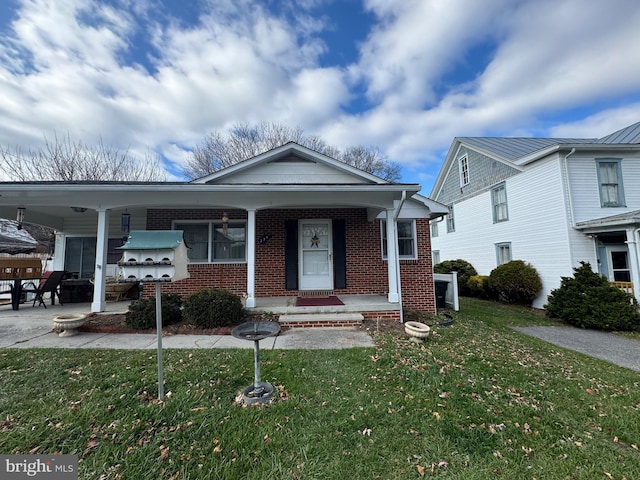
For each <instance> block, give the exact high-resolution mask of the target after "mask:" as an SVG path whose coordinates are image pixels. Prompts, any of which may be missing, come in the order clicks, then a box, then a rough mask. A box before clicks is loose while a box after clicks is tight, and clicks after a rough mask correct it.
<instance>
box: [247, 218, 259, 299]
mask: <svg viewBox="0 0 640 480" xmlns="http://www.w3.org/2000/svg"><path fill="white" fill-rule="evenodd" d="M255 291H256V211H255V209H247V299H246V302H245V305H246V307H247V308H253V307H255V306H256V297H255Z"/></svg>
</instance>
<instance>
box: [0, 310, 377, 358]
mask: <svg viewBox="0 0 640 480" xmlns="http://www.w3.org/2000/svg"><path fill="white" fill-rule="evenodd" d="M128 306H129V302H117V303H116V302H114V303H108V304H107V312H106V313H125V312H126V311H127V308H128ZM89 311H90V305H89V304H66V305H64V306H62V305H47V308H46V309H45V308H44V307H32V306H30V305H23V306H21V308H20V310H17V311H14V310H11V306H10V305H9V306H7V305H5V306H0V348H112V349H155V348H157V337H156V335H155V334H145V333H123V334H120V333H89V332H81V333H79V334H78V335H76V336H73V337H59V336H58V335H57V334H56V333H54V332H53V331H52V329H53V318H54V317H55V316H57V315H63V314H64V315H68V314H73V313H89ZM373 346H374V343H373V340H372V339H371V337H370V336H369V334H367V333H366V332H365V331H363V330H359V329H356V328H304V329H290V330H285V331H283V332H281V333H280V335H278V336H277V337H270V338H265V339H264V340H261V341H260V348H261V349H267V350H272V349H306V350H310V349H342V348H352V347H373ZM162 347H163V348H250V349H253V347H254V345H253V342H252V341H246V340H239V339H237V338H234V337H232V336H231V335H171V336H163V337H162Z"/></svg>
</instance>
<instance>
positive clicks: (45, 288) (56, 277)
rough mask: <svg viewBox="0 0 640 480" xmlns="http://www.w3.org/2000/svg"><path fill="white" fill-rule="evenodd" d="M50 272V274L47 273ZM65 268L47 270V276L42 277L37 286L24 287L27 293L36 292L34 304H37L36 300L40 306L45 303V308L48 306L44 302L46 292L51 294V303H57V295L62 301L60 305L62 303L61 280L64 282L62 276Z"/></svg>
mask: <svg viewBox="0 0 640 480" xmlns="http://www.w3.org/2000/svg"><path fill="white" fill-rule="evenodd" d="M47 273H48V275H47ZM64 274H65V272H64V270H56V271H53V272H50V273H49V272H45V275H46V276H43V277H42V278H41V279H40V284H39V285H38V286H37V287H35V285H34V287H35V288H23V289H22V291H23V292H27V293H35V295H36V296H35V298H34V299H33V306H34V307H35V306H36V302H39V303H38V306H40V305H44V308H47V305H46V304H45V303H44V297H43V296H44V294H45V293H50V294H51V305H55V303H56V295H57V296H58V300H59V301H60V305H62V299H61V298H60V282H62V277H64Z"/></svg>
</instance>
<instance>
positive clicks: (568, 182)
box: [562, 147, 576, 228]
mask: <svg viewBox="0 0 640 480" xmlns="http://www.w3.org/2000/svg"><path fill="white" fill-rule="evenodd" d="M574 153H576V149H575V147H574V148H572V149H571V151H570V152H569V153H567V154H566V155H565V156H564V161H563V162H562V166H563V167H564V178H565V179H566V181H567V197H568V198H569V220H570V221H571V227H574V228H575V226H576V222H575V218H574V214H573V196H572V195H571V181H570V180H569V163H568V162H567V159H568V158H569V157H570V156H571V155H573V154H574Z"/></svg>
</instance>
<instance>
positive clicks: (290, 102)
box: [0, 0, 640, 181]
mask: <svg viewBox="0 0 640 480" xmlns="http://www.w3.org/2000/svg"><path fill="white" fill-rule="evenodd" d="M113 1H115V2H117V8H116V6H113V5H112V6H108V4H107V2H106V1H105V0H101V1H98V0H21V1H20V2H19V3H18V7H19V8H18V11H17V13H18V15H17V16H16V18H15V19H14V20H13V23H12V24H11V27H12V29H13V30H12V31H5V32H4V33H3V34H0V35H2V36H0V97H1V98H3V101H2V103H1V104H0V114H1V115H2V116H3V118H5V119H7V120H6V121H4V122H3V123H2V124H0V144H3V145H6V144H17V145H22V146H29V145H32V146H38V145H39V144H41V143H42V141H43V137H44V135H51V134H52V132H54V131H57V132H59V133H62V134H65V135H66V134H67V133H68V134H69V135H70V136H71V137H72V138H77V139H79V140H82V141H83V142H86V143H91V142H97V141H99V140H100V139H102V141H103V142H104V143H105V144H109V145H114V146H117V147H119V148H130V149H131V151H132V152H135V153H138V152H139V153H140V154H141V155H144V154H146V153H147V152H148V151H155V152H158V153H161V154H162V155H163V156H164V157H165V158H166V159H167V161H168V162H169V163H171V164H175V165H180V163H181V162H182V161H183V160H184V157H185V150H187V149H188V148H189V147H191V146H193V145H195V144H196V143H198V142H200V141H201V140H202V139H203V138H204V135H205V134H206V133H207V132H208V131H210V130H213V129H217V130H225V129H227V128H229V127H230V126H231V125H233V124H235V123H238V122H258V121H265V120H266V121H277V122H281V123H284V124H287V125H290V126H292V127H295V126H301V127H302V128H304V129H305V132H306V133H307V134H319V135H321V136H322V137H323V138H325V139H326V140H327V141H328V142H329V143H334V144H336V145H337V146H340V147H345V146H348V145H354V144H365V145H377V146H379V147H380V148H381V150H382V151H383V152H384V153H386V155H387V156H388V158H389V159H391V160H394V161H398V162H401V163H404V164H405V165H406V166H407V172H408V174H411V175H412V176H413V175H414V174H415V176H416V177H418V176H419V177H420V178H425V179H429V178H432V177H433V173H432V172H433V170H434V169H436V168H437V166H438V164H439V162H440V161H441V160H442V155H443V154H442V152H443V151H446V149H447V148H448V146H449V145H450V143H451V141H452V139H453V137H455V136H465V135H486V134H492V135H512V134H513V133H514V132H517V133H518V134H524V135H526V134H536V135H553V136H558V135H560V134H562V136H566V134H565V132H568V133H570V135H571V136H591V135H593V133H592V132H595V131H597V133H596V134H595V136H602V135H606V134H607V133H610V132H611V131H614V130H616V129H618V128H621V127H624V126H625V125H628V124H631V123H634V122H635V121H638V120H640V104H639V103H637V100H638V98H637V94H638V92H640V49H637V48H634V46H635V45H636V44H638V40H639V37H640V34H639V33H638V28H637V26H638V25H640V4H638V2H637V1H636V0H609V1H608V2H588V3H586V4H585V2H583V1H579V0H555V1H551V0H536V1H533V0H518V1H512V0H487V1H483V2H468V1H465V0H449V1H444V0H397V1H388V0H366V2H365V6H366V8H367V9H368V10H369V11H370V12H372V13H373V15H374V17H375V18H376V23H375V24H373V25H372V26H371V30H370V33H369V36H368V38H367V40H366V41H365V42H364V43H363V44H362V45H361V46H360V49H361V50H360V52H361V56H360V58H359V59H358V61H355V62H354V63H353V64H351V65H349V67H348V68H347V69H345V70H343V69H342V68H340V67H337V66H334V65H331V64H330V62H329V61H330V58H331V52H330V51H328V50H327V45H326V44H325V43H324V42H323V40H322V34H323V32H324V29H325V28H330V27H329V25H330V21H329V20H330V19H324V18H322V16H321V15H320V16H315V15H314V11H315V10H311V9H313V8H318V6H319V5H320V4H321V3H322V2H321V0H305V1H294V0H290V1H289V3H286V4H283V5H284V6H283V9H282V10H281V11H280V13H274V12H272V11H269V10H268V9H267V7H266V6H265V5H266V4H264V3H262V2H254V1H251V0H224V1H213V0H211V1H208V2H198V3H197V4H196V3H193V4H192V3H189V4H188V7H186V6H185V7H184V8H189V9H190V10H191V11H193V10H194V9H196V8H200V9H201V10H199V11H197V12H196V13H197V15H195V16H194V18H197V23H192V24H187V23H186V21H185V19H184V18H172V17H171V16H170V12H167V11H165V10H163V9H162V8H161V7H160V6H159V4H157V3H156V2H152V1H136V2H129V1H124V0H122V1H120V0H112V2H113ZM185 5H186V4H185ZM300 6H302V7H304V8H298V7H300ZM307 9H309V10H307ZM283 12H284V13H283ZM345 38H346V37H345ZM141 39H144V40H145V41H146V42H147V43H148V44H149V47H150V49H149V51H148V54H147V55H148V57H147V58H142V59H139V60H138V61H139V63H138V64H137V65H134V64H132V63H131V59H132V58H133V57H134V53H135V54H139V53H140V51H142V50H143V47H144V46H143V45H140V44H139V43H137V42H140V41H141ZM479 44H481V45H482V46H483V48H485V49H489V50H488V51H483V52H482V56H481V57H480V58H477V57H475V56H474V55H477V54H478V45H479ZM480 60H482V61H487V63H486V64H482V63H481V62H480ZM461 72H466V75H467V76H465V77H462V76H460V73H461ZM469 74H470V75H471V76H468V75H469ZM627 98H635V102H632V101H629V102H628V105H625V101H626V99H627ZM359 103H360V104H363V105H366V108H365V109H363V110H362V111H357V112H353V111H351V110H349V112H347V111H345V110H344V109H343V107H344V106H345V105H349V107H350V108H352V107H353V105H357V104H359ZM574 109H584V111H585V112H586V113H585V114H584V115H583V116H586V118H585V119H583V120H581V119H579V118H578V119H576V118H575V116H574V117H570V118H569V120H563V118H564V117H563V115H564V112H566V111H572V110H574ZM596 112H600V113H596ZM565 123H566V125H563V124H565ZM427 181H428V180H427Z"/></svg>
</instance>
